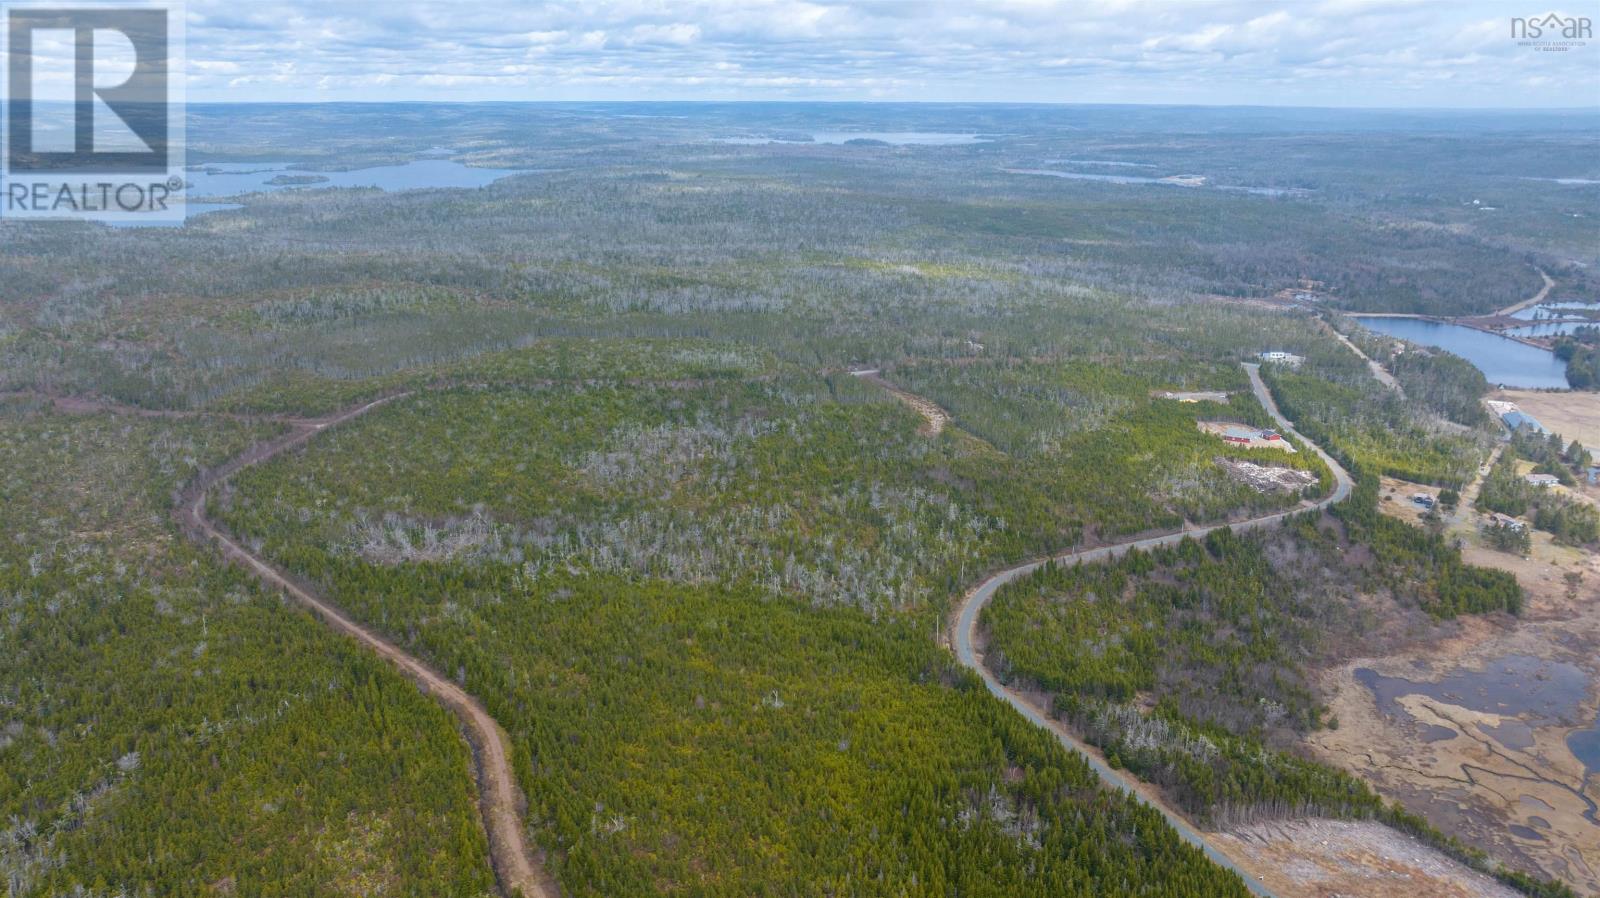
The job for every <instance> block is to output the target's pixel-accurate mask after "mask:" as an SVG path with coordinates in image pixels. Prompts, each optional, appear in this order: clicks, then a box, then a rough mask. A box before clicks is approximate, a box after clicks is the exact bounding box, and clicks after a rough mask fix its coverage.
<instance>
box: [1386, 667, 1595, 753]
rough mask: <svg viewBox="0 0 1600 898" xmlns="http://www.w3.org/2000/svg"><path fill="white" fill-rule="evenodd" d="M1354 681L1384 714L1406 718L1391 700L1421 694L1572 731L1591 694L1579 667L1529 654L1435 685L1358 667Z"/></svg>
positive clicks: (1448, 677) (1450, 676)
mask: <svg viewBox="0 0 1600 898" xmlns="http://www.w3.org/2000/svg"><path fill="white" fill-rule="evenodd" d="M1355 677H1356V680H1357V681H1358V682H1360V683H1361V685H1363V686H1365V687H1367V688H1368V689H1370V690H1371V691H1372V695H1373V698H1374V699H1376V700H1377V702H1378V707H1379V709H1381V710H1382V711H1383V712H1384V713H1386V714H1397V713H1404V712H1403V711H1402V709H1401V708H1400V706H1399V705H1398V704H1397V703H1396V701H1395V700H1396V699H1398V698H1400V697H1401V696H1406V695H1425V696H1427V697H1429V698H1432V699H1435V700H1437V701H1441V702H1448V703H1450V704H1452V705H1458V706H1460V707H1463V708H1467V709H1469V710H1472V711H1478V712H1480V713H1484V714H1498V715H1501V716H1503V717H1513V716H1515V717H1524V718H1530V719H1532V720H1533V721H1535V722H1538V723H1565V724H1566V725H1568V726H1573V725H1576V724H1577V723H1579V720H1580V718H1578V716H1577V715H1578V711H1579V709H1580V708H1581V706H1582V705H1583V701H1584V699H1585V697H1587V696H1588V694H1589V677H1588V675H1587V674H1585V673H1584V672H1583V671H1582V670H1581V669H1579V668H1578V667H1576V666H1574V665H1572V664H1568V663H1566V662H1564V661H1546V660H1543V659H1540V658H1534V657H1531V656H1527V655H1508V656H1507V657H1504V658H1500V659H1497V660H1495V661H1494V662H1492V663H1490V664H1488V665H1487V666H1485V667H1484V669H1483V670H1457V671H1454V672H1452V673H1450V674H1448V675H1446V676H1445V677H1443V678H1442V679H1439V680H1436V681H1434V682H1426V681H1421V680H1408V679H1406V678H1404V677H1386V676H1383V675H1382V674H1380V673H1378V672H1377V671H1375V670H1372V669H1371V668H1368V667H1362V668H1358V669H1357V670H1356V672H1355ZM1497 735H1498V734H1497ZM1507 735H1514V734H1511V733H1508V734H1507Z"/></svg>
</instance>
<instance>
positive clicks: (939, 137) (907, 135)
mask: <svg viewBox="0 0 1600 898" xmlns="http://www.w3.org/2000/svg"><path fill="white" fill-rule="evenodd" d="M810 137H811V140H810V141H805V140H796V139H793V138H784V137H718V138H715V142H716V143H731V144H738V145H741V146H762V145H765V144H769V143H792V144H805V143H808V142H809V143H822V144H831V145H834V146H838V145H840V144H846V143H849V142H850V141H852V140H871V141H876V142H877V143H886V144H889V145H890V146H897V147H946V146H964V145H967V144H974V143H988V142H989V141H990V140H991V138H988V137H985V136H983V135H981V134H960V133H956V132H953V131H812V132H810Z"/></svg>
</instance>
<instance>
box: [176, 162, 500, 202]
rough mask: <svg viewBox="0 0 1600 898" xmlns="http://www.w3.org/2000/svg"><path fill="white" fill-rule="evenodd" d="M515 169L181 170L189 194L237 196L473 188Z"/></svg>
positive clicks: (431, 165)
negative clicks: (288, 180)
mask: <svg viewBox="0 0 1600 898" xmlns="http://www.w3.org/2000/svg"><path fill="white" fill-rule="evenodd" d="M518 173H519V172H516V171H512V170H508V169H503V168H472V167H470V166H466V165H462V164H461V163H459V162H455V161H452V160H449V159H419V160H417V161H415V162H407V163H405V164H404V165H384V166H379V167H376V168H358V169H354V170H352V171H305V170H301V169H291V168H289V166H287V165H283V164H277V163H270V162H221V163H207V164H205V165H199V166H195V167H194V168H192V169H190V170H189V171H187V172H185V173H184V177H185V178H186V179H187V180H188V181H189V184H190V187H189V190H188V193H189V196H191V197H223V196H237V195H239V194H244V193H266V192H271V191H275V190H294V189H307V188H310V189H317V188H324V187H376V188H378V189H379V190H386V191H398V190H421V189H424V188H429V187H455V188H472V187H483V186H486V185H488V184H492V183H494V182H495V181H498V180H500V179H501V178H505V177H509V176H511V175H515V174H518ZM301 175H309V176H315V177H318V178H324V179H326V180H321V181H318V182H317V183H314V184H271V183H268V182H270V181H272V180H273V179H274V178H278V177H285V176H287V177H296V176H301Z"/></svg>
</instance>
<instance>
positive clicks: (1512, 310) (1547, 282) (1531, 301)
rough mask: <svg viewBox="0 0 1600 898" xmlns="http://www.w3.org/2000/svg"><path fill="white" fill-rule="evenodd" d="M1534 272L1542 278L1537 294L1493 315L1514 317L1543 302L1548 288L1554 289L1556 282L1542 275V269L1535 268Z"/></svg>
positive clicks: (1547, 294) (1548, 293)
mask: <svg viewBox="0 0 1600 898" xmlns="http://www.w3.org/2000/svg"><path fill="white" fill-rule="evenodd" d="M1534 270H1535V271H1537V272H1539V277H1542V278H1544V286H1543V287H1541V288H1539V292H1538V293H1535V294H1533V295H1532V296H1530V297H1528V298H1527V299H1524V300H1523V301H1522V302H1514V303H1512V304H1511V305H1509V306H1506V307H1505V308H1503V309H1501V310H1500V311H1498V312H1495V315H1497V316H1506V317H1509V316H1511V315H1515V314H1516V313H1518V312H1520V311H1522V310H1523V309H1526V308H1528V307H1529V306H1536V305H1538V304H1539V303H1541V302H1544V298H1545V297H1546V296H1549V295H1550V288H1551V287H1554V286H1555V285H1556V282H1555V281H1553V280H1551V279H1550V275H1548V274H1545V273H1544V269H1543V268H1536V269H1534Z"/></svg>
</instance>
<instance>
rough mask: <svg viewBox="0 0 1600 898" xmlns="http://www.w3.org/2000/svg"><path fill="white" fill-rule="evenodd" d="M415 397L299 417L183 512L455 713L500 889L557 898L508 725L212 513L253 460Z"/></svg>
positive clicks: (184, 496)
mask: <svg viewBox="0 0 1600 898" xmlns="http://www.w3.org/2000/svg"><path fill="white" fill-rule="evenodd" d="M407 395H410V394H408V393H402V394H397V395H394V396H386V397H384V398H381V399H376V400H373V401H371V402H367V403H364V404H362V405H359V406H356V407H354V408H350V409H346V410H345V411H342V412H338V413H337V414H334V415H330V416H328V417H326V418H317V419H310V420H297V421H294V422H293V423H291V424H290V429H289V431H288V432H287V433H286V434H284V435H283V436H280V437H278V438H276V439H273V440H269V441H267V442H264V443H258V444H256V445H255V446H252V447H251V448H250V449H248V450H246V451H245V452H244V453H242V454H241V455H238V456H236V457H234V458H233V459H230V460H229V461H227V462H224V463H223V464H221V465H218V466H217V467H215V468H212V469H211V470H209V471H206V472H205V473H204V474H202V475H201V476H200V477H198V478H196V479H195V481H194V482H193V483H192V484H190V485H189V486H188V487H187V488H186V489H185V490H184V491H183V492H182V493H180V494H179V496H178V504H177V515H178V521H179V524H180V525H181V526H182V527H183V530H184V532H185V533H186V534H188V535H189V536H191V537H192V538H194V539H196V540H197V541H200V542H209V543H213V544H215V545H216V546H217V547H218V548H219V549H220V550H221V551H222V554H223V557H225V558H227V559H228V560H229V561H232V562H235V563H237V564H239V565H241V566H243V567H244V568H245V569H247V570H249V571H250V572H251V573H253V574H255V575H256V577H258V578H259V579H260V580H261V581H262V582H263V583H265V584H267V585H268V586H269V587H272V588H273V589H277V590H279V591H281V592H283V593H284V594H285V595H288V596H289V597H290V598H292V599H294V600H295V601H297V602H299V603H300V604H301V605H304V606H305V607H306V608H309V609H310V610H311V611H312V612H313V613H315V614H316V615H317V616H318V617H320V618H322V620H323V622H324V623H326V624H327V625H328V626H330V627H332V628H333V629H335V630H337V631H339V632H340V633H343V634H345V635H346V636H349V637H351V638H353V639H355V640H356V641H357V642H359V643H361V644H362V645H363V646H365V647H367V648H368V649H371V650H372V651H373V652H376V653H377V654H378V655H379V656H381V657H383V658H385V659H387V660H388V661H389V662H390V663H392V664H394V666H396V667H398V668H399V669H400V670H401V671H402V672H404V673H405V674H406V675H407V676H409V677H411V679H412V680H414V681H416V683H417V685H419V686H421V687H422V689H423V691H425V692H427V693H428V694H430V695H432V696H433V697H434V698H435V699H437V700H438V701H439V703H440V704H442V705H444V706H445V707H446V708H448V709H450V711H451V712H452V713H453V714H455V715H456V718H457V719H458V720H460V722H461V726H462V733H463V735H465V736H466V739H467V742H468V743H470V744H471V746H472V756H473V761H474V764H475V766H476V774H477V781H478V808H479V811H480V813H481V814H482V815H483V825H484V830H485V831H486V832H487V833H488V836H489V855H490V859H491V860H492V861H493V862H494V869H495V876H496V878H497V879H498V880H499V882H500V888H501V891H503V892H504V893H505V894H506V895H507V896H508V898H512V896H518V895H520V896H522V898H556V896H558V895H559V894H560V890H559V888H558V887H557V886H556V884H555V883H554V881H553V880H551V879H550V877H549V876H548V875H547V874H546V873H545V872H544V868H543V865H542V864H541V863H540V861H539V854H538V852H537V851H536V850H535V849H534V847H533V846H531V845H529V844H528V841H527V839H526V837H525V836H524V834H523V828H522V814H521V808H522V805H523V797H522V793H521V792H520V791H519V790H518V789H517V783H516V777H515V775H514V774H513V773H512V769H511V758H510V756H511V751H510V746H509V744H508V740H507V738H506V734H505V732H504V730H502V729H501V728H500V725H499V724H498V723H496V722H495V720H494V718H493V717H490V716H489V712H488V711H486V710H485V709H484V707H483V705H482V704H481V703H480V702H479V701H478V700H477V699H475V698H473V697H472V696H471V695H468V694H467V693H466V692H465V691H464V690H463V689H462V688H461V687H460V686H457V685H456V684H455V683H454V682H452V681H451V680H450V679H448V678H447V677H445V676H444V675H443V674H441V673H439V672H438V671H435V670H434V669H433V668H431V667H429V666H427V665H426V664H424V663H422V662H421V661H419V660H417V659H416V658H414V657H412V656H411V655H409V654H407V653H406V652H405V651H403V650H402V649H400V648H399V647H398V646H396V645H394V644H393V643H391V642H389V641H388V640H386V639H384V638H383V637H381V636H379V635H377V634H376V633H374V632H373V631H371V630H369V629H367V628H366V627H364V626H362V625H361V624H358V623H356V622H355V621H354V620H352V619H350V618H349V617H347V616H346V615H345V614H344V613H343V612H342V611H340V610H339V609H337V608H335V607H334V606H333V605H332V604H330V603H329V602H328V601H327V600H326V599H323V598H322V597H321V596H318V595H317V594H316V593H314V592H313V591H312V590H311V589H310V588H308V587H306V586H303V585H301V584H298V583H296V582H295V581H294V580H293V579H291V578H290V577H289V575H288V574H286V573H284V572H283V571H281V570H279V569H278V568H277V567H274V566H273V565H272V564H269V563H268V562H267V561H265V560H264V559H262V558H261V557H260V556H258V555H256V554H255V553H253V552H251V551H250V550H248V549H246V548H245V547H244V546H242V545H241V544H239V543H238V542H237V541H235V540H234V539H233V538H232V537H231V536H229V535H228V534H227V533H225V532H223V531H222V529H221V528H219V527H218V526H216V525H215V524H213V523H212V522H211V521H210V520H209V519H208V518H207V517H206V515H205V506H206V497H207V496H208V495H209V493H210V491H211V489H212V488H213V487H215V486H216V485H217V484H220V483H222V482H223V481H225V480H227V479H228V478H229V477H231V476H233V475H234V474H236V473H238V472H239V471H241V470H243V469H244V468H246V467H249V466H250V465H254V464H259V463H260V462H263V461H266V460H267V459H270V458H272V457H274V456H276V455H278V454H280V453H282V452H284V451H285V450H288V449H293V448H295V447H297V446H301V445H304V444H305V443H306V442H307V441H308V440H310V439H311V438H312V437H313V436H315V435H316V434H318V433H321V432H322V431H323V430H326V429H328V428H330V427H336V426H338V425H339V424H343V423H344V422H346V421H349V420H351V419H353V418H357V417H360V416H361V415H364V414H366V413H367V412H369V411H371V410H372V409H374V408H377V407H378V406H381V405H384V404H386V403H389V402H393V401H394V400H396V399H400V398H403V397H404V396H407Z"/></svg>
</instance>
